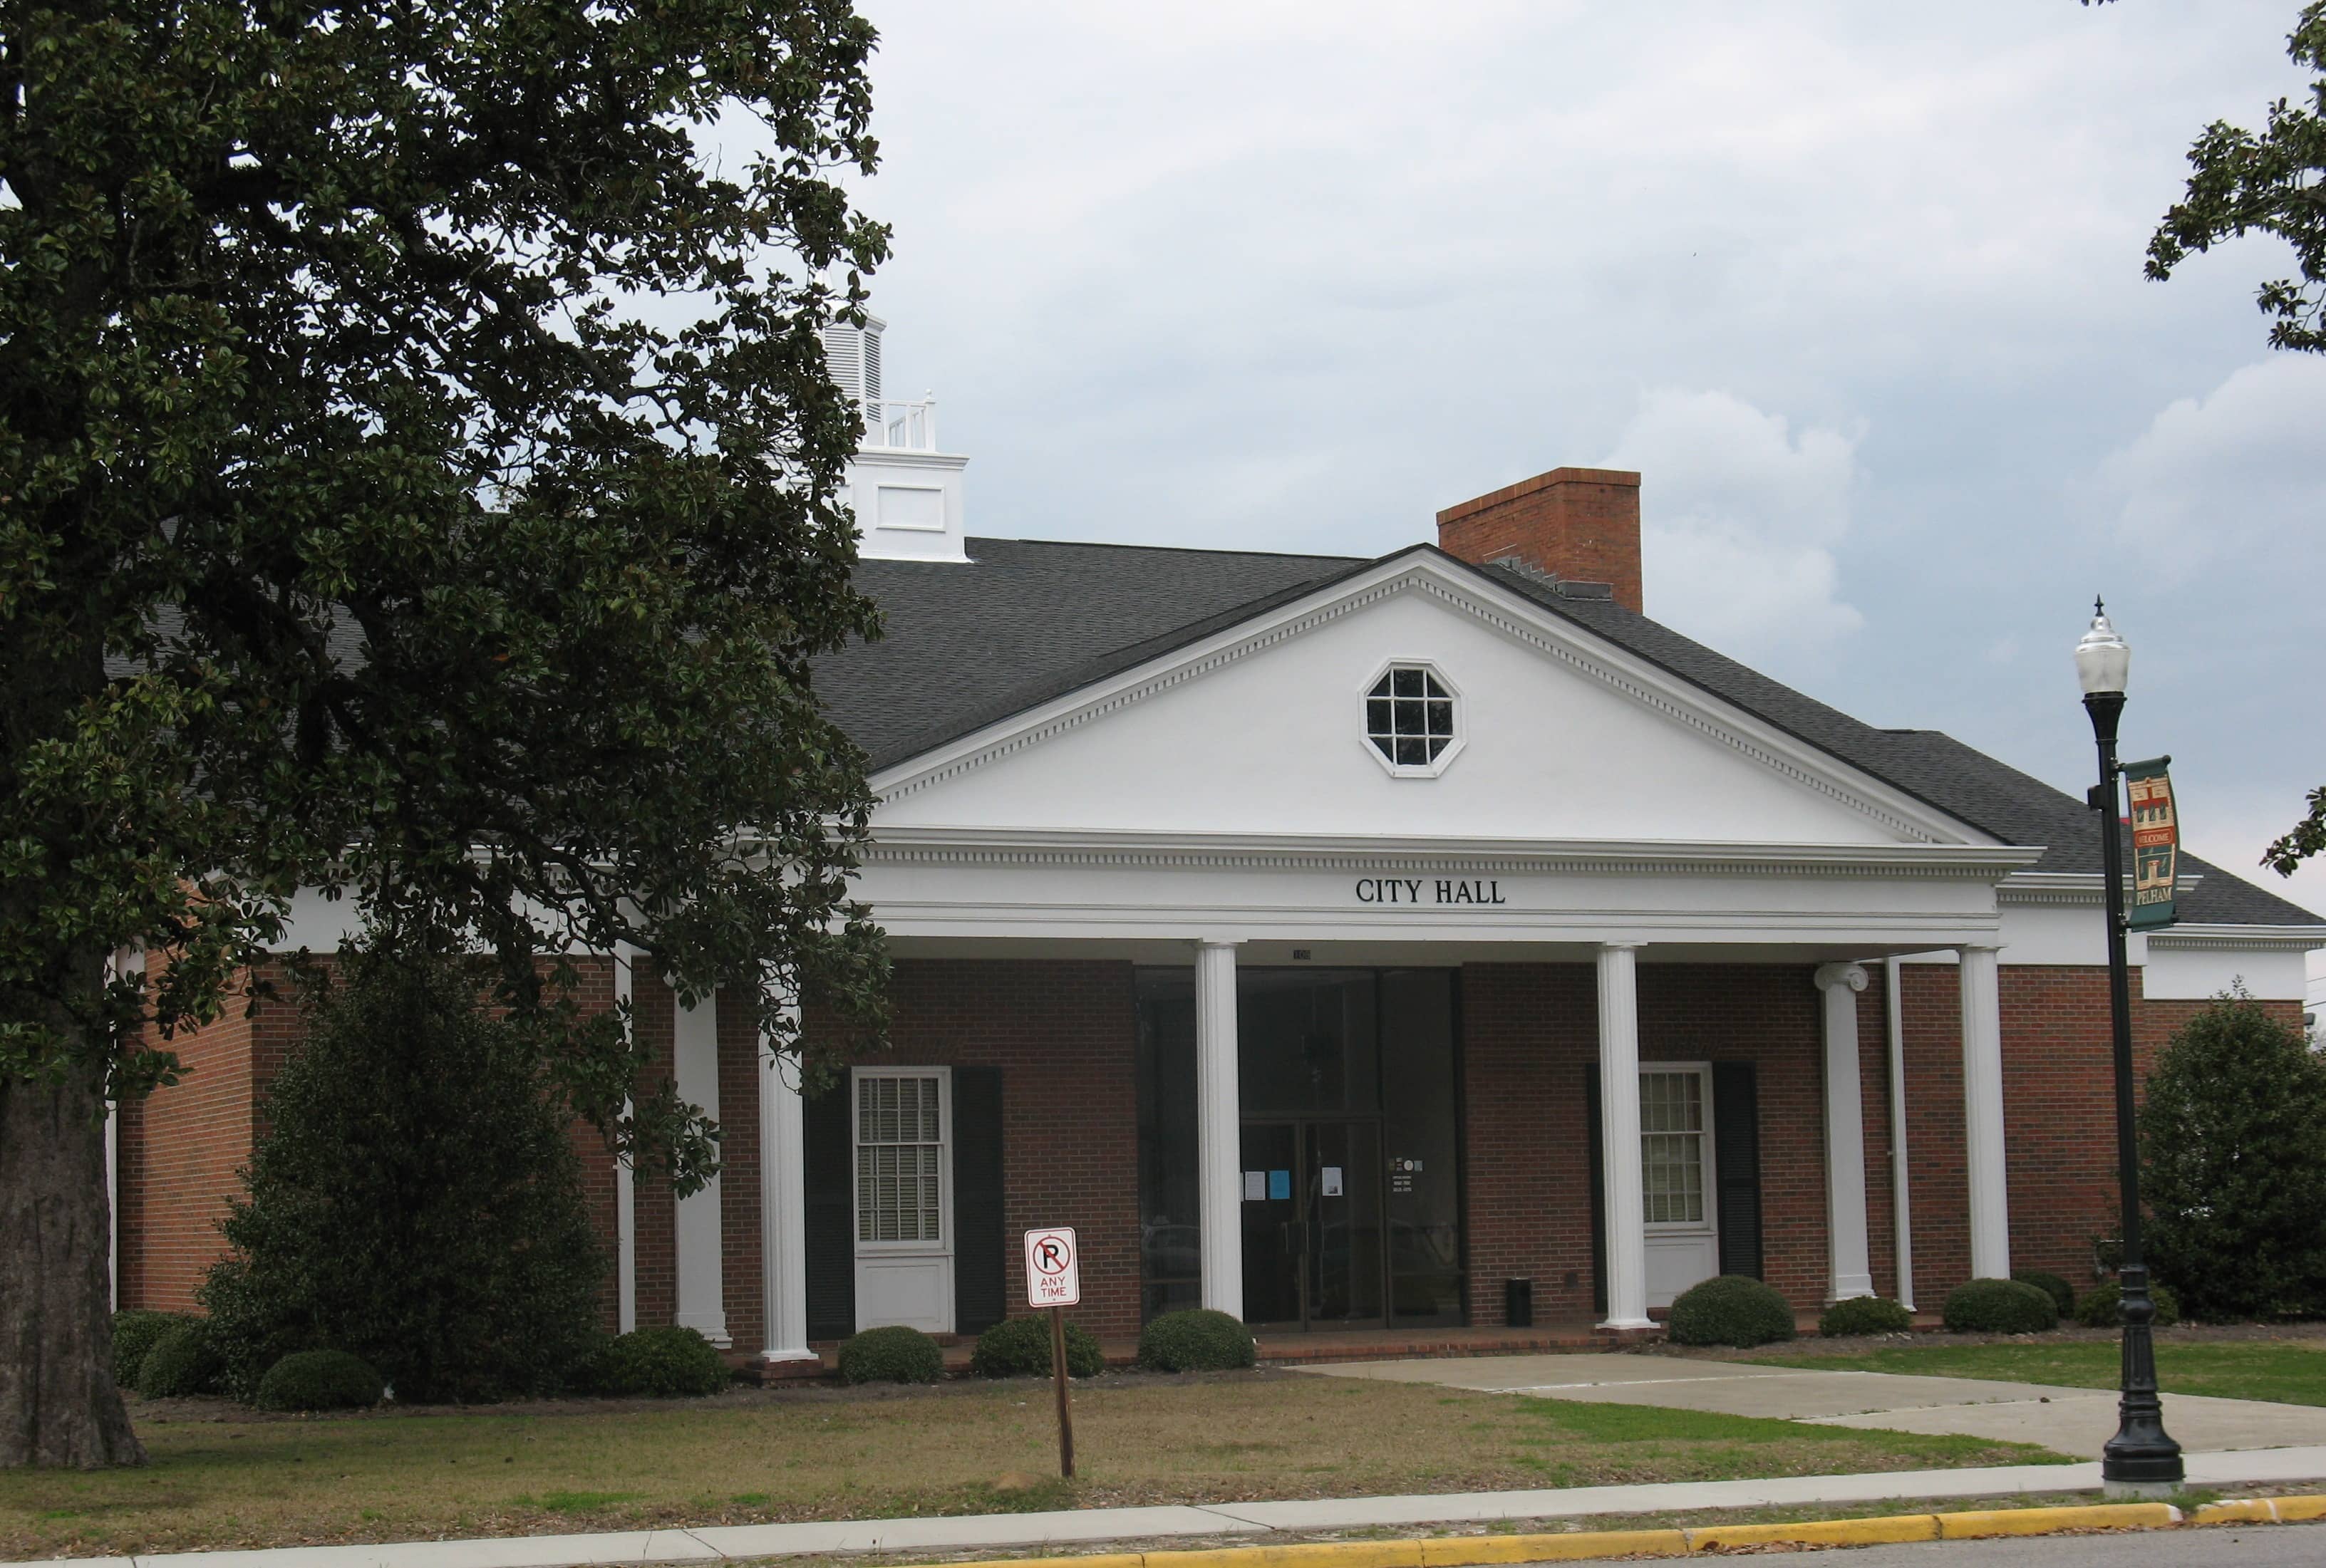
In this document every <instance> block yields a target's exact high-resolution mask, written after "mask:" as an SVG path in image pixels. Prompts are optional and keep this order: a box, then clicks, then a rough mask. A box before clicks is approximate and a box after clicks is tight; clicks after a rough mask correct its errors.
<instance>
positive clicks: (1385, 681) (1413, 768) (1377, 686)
mask: <svg viewBox="0 0 2326 1568" xmlns="http://www.w3.org/2000/svg"><path fill="white" fill-rule="evenodd" d="M1363 723H1364V729H1363V735H1364V743H1365V749H1366V751H1368V752H1369V753H1371V754H1372V758H1373V760H1374V761H1375V762H1377V763H1379V764H1381V765H1382V767H1383V768H1385V769H1387V770H1388V771H1389V773H1390V775H1391V776H1392V777H1396V778H1436V777H1437V775H1439V774H1441V773H1444V772H1445V771H1446V769H1447V766H1448V765H1450V764H1451V763H1452V762H1453V760H1454V759H1455V757H1456V756H1459V755H1460V754H1461V750H1462V743H1463V733H1462V693H1461V691H1459V690H1458V689H1457V688H1456V686H1455V684H1454V682H1452V681H1450V680H1448V679H1447V676H1446V673H1445V672H1444V671H1443V670H1440V669H1439V668H1437V665H1435V664H1432V663H1429V662H1428V660H1426V659H1391V661H1390V662H1389V663H1385V664H1383V665H1382V667H1381V668H1380V669H1379V670H1376V671H1375V672H1374V673H1373V676H1372V679H1371V680H1370V681H1367V682H1365V689H1364V699H1363Z"/></svg>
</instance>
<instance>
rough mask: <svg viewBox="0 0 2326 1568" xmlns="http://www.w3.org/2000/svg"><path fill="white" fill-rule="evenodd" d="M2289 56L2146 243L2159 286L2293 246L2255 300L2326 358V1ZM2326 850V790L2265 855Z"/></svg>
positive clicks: (2296, 339)
mask: <svg viewBox="0 0 2326 1568" xmlns="http://www.w3.org/2000/svg"><path fill="white" fill-rule="evenodd" d="M2285 52H2286V54H2287V56H2288V57H2289V58H2290V59H2291V60H2293V63H2294V64H2295V65H2297V66H2300V67H2302V68H2303V69H2304V70H2308V71H2310V72H2311V73H2312V79H2311V82H2310V86H2309V88H2308V90H2307V91H2306V92H2305V93H2304V94H2303V95H2302V97H2299V98H2295V99H2292V100H2288V99H2286V98H2279V99H2278V100H2277V101H2276V102H2275V103H2273V104H2271V105H2270V106H2269V107H2268V108H2267V110H2266V115H2267V119H2266V124H2265V127H2264V129H2263V130H2262V131H2261V132H2260V133H2259V134H2256V133H2255V132H2252V131H2248V130H2246V129H2244V128H2242V127H2240V126H2238V125H2231V124H2229V123H2228V121H2227V120H2215V121H2214V122H2213V123H2212V124H2211V125H2208V126H2206V127H2205V129H2204V131H2203V132H2202V133H2201V134H2200V135H2199V136H2198V137H2197V140H2196V142H2195V144H2193V145H2192V146H2191V147H2190V149H2189V170H2190V173H2189V187H2188V190H2187V192H2186V193H2185V194H2184V195H2183V197H2182V199H2181V200H2180V201H2178V202H2176V203H2175V204H2174V205H2173V206H2172V209H2170V210H2168V211H2167V212H2166V213H2165V214H2164V218H2163V221H2162V222H2161V223H2159V224H2158V225H2157V227H2156V233H2155V234H2154V236H2152V237H2150V239H2149V242H2148V275H2149V276H2150V277H2152V278H2156V279H2159V280H2162V279H2164V278H2169V277H2171V276H2172V269H2173V268H2174V267H2176V266H2179V265H2180V264H2181V263H2182V262H2183V261H2185V260H2186V259H2187V258H2188V256H2189V255H2190V254H2191V252H2196V253H2200V254H2201V253H2203V252H2205V251H2209V250H2210V249H2212V248H2213V246H2216V245H2219V244H2221V243H2222V242H2224V241H2226V240H2229V239H2233V238H2236V237H2240V236H2243V235H2247V234H2266V235H2272V236H2275V237H2277V238H2279V239H2282V240H2284V241H2285V243H2286V244H2287V245H2289V246H2292V247H2293V259H2294V264H2295V265H2296V267H2297V268H2299V270H2300V272H2301V274H2302V276H2301V279H2300V281H2298V282H2297V281H2296V280H2294V279H2293V278H2273V279H2271V280H2270V281H2268V282H2266V283H2263V284H2262V285H2261V287H2260V289H2259V291H2258V292H2256V294H2255V296H2254V300H2255V303H2256V304H2257V305H2259V306H2260V307H2261V311H2262V314H2263V315H2264V316H2266V317H2268V318H2269V319H2270V329H2269V341H2270V345H2271V347H2273V348H2293V349H2306V350H2309V351H2311V352H2312V353H2316V352H2320V351H2326V201H2321V200H2320V199H2319V192H2320V190H2321V188H2326V0H2309V3H2308V4H2306V5H2303V7H2302V11H2301V14H2299V16H2297V17H2296V19H2295V21H2294V24H2293V32H2291V33H2289V34H2288V35H2287V37H2286V41H2285ZM2321 852H2326V784H2321V785H2319V786H2318V787H2317V788H2315V789H2313V790H2312V791H2311V792H2310V798H2309V810H2308V812H2307V813H2306V814H2305V815H2304V816H2303V818H2302V820H2301V821H2298V822H2296V823H2295V824H2294V825H2293V829H2292V830H2290V831H2288V832H2287V833H2286V834H2285V836H2284V837H2283V838H2281V839H2279V840H2276V841H2275V842H2274V843H2272V844H2271V845H2270V846H2269V848H2267V849H2264V850H2263V851H2262V858H2261V863H2262V864H2263V865H2265V866H2267V867H2271V868H2274V869H2275V870H2276V871H2277V872H2278V873H2279V874H2280V875H2281V876H2286V877H2291V876H2292V875H2293V872H2294V868H2296V867H2298V866H2300V865H2301V864H2302V862H2303V861H2304V860H2307V859H2309V858H2311V857H2312V856H2313V855H2316V854H2320V853H2321Z"/></svg>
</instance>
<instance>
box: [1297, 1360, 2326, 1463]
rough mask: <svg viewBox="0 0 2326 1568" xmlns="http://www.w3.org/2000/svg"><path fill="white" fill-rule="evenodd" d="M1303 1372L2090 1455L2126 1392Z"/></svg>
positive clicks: (2188, 1431)
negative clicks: (1962, 1437)
mask: <svg viewBox="0 0 2326 1568" xmlns="http://www.w3.org/2000/svg"><path fill="white" fill-rule="evenodd" d="M1299 1370H1301V1371H1303V1372H1308V1373H1313V1374H1316V1375H1317V1376H1320V1377H1332V1378H1373V1379H1377V1380H1381V1381H1388V1382H1401V1383H1432V1384H1437V1385H1438V1386H1440V1387H1449V1388H1471V1389H1478V1390H1482V1391H1485V1392H1489V1393H1504V1394H1531V1395H1534V1396H1539V1397H1541V1398H1547V1399H1578V1400H1587V1401H1592V1402H1595V1403H1599V1404H1607V1405H1653V1406H1661V1407H1663V1408H1666V1409H1671V1410H1706V1411H1714V1412H1717V1413H1719V1414H1722V1415H1765V1416H1772V1417H1775V1418H1777V1419H1779V1420H1784V1421H1808V1422H1814V1423H1817V1424H1820V1425H1828V1426H1853V1427H1871V1428H1881V1429H1884V1430H1887V1431H1892V1432H1921V1433H1938V1434H1946V1435H1952V1434H1962V1435H1967V1436H1973V1437H1987V1438H1996V1439H2001V1440H2005V1441H2008V1442H2013V1443H2040V1444H2042V1446H2043V1447H2045V1448H2048V1449H2051V1450H2052V1452H2055V1453H2071V1454H2076V1455H2079V1456H2081V1457H2086V1458H2091V1459H2097V1458H2098V1457H2099V1452H2100V1448H2101V1446H2102V1445H2103V1444H2104V1443H2107V1440H2108V1439H2109V1438H2110V1437H2112V1436H2114V1435H2115V1434H2116V1424H2117V1416H2116V1397H2117V1396H2116V1395H2115V1394H2114V1393H2113V1392H2110V1391H2107V1390H2105V1389H2098V1388H2065V1387H2052V1386H2051V1385H2048V1384H2040V1383H2000V1382H1987V1381H1982V1380H1981V1379H1978V1378H1917V1377H1901V1376H1898V1375H1896V1374H1893V1373H1888V1372H1856V1371H1833V1372H1822V1371H1814V1370H1811V1369H1807V1368H1800V1367H1772V1366H1769V1365H1767V1364H1765V1363H1763V1362H1757V1361H1698V1360H1690V1359H1686V1358H1683V1357H1679V1356H1607V1355H1601V1356H1509V1357H1503V1358H1501V1359H1496V1360H1493V1361H1376V1362H1372V1363H1368V1364H1364V1365H1357V1366H1339V1367H1303V1368H1300V1369H1299ZM2164 1425H2165V1430H2167V1431H2168V1432H2170V1433H2172V1435H2173V1437H2174V1438H2175V1439H2176V1440H2178V1441H2179V1443H2181V1445H2182V1447H2183V1448H2186V1449H2191V1450H2201V1451H2204V1452H2223V1451H2228V1450H2235V1449H2259V1448H2284V1447H2290V1446H2300V1445H2307V1444H2312V1443H2326V1409H2321V1408H2320V1407H2318V1406H2312V1405H2273V1404H2266V1403H2264V1402H2263V1401H2260V1400H2257V1399H2215V1398H2210V1397H2206V1396H2200V1395H2193V1394H2167V1395H2165V1396H2164Z"/></svg>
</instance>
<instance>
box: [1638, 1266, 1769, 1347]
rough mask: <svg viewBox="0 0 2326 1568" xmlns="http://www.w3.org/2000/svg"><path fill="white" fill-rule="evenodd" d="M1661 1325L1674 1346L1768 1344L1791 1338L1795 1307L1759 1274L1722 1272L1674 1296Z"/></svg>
mask: <svg viewBox="0 0 2326 1568" xmlns="http://www.w3.org/2000/svg"><path fill="white" fill-rule="evenodd" d="M1664 1327H1665V1331H1667V1332H1668V1333H1669V1334H1670V1336H1671V1341H1672V1343H1674V1344H1676V1345H1766V1344H1770V1343H1772V1342H1773V1341H1778V1340H1790V1339H1791V1338H1792V1337H1793V1309H1792V1308H1791V1307H1790V1306H1788V1305H1786V1304H1785V1298H1784V1297H1783V1296H1782V1295H1779V1294H1777V1292H1776V1290H1775V1289H1774V1288H1773V1287H1772V1286H1770V1285H1763V1283H1762V1282H1761V1281H1759V1280H1757V1279H1754V1278H1752V1277H1751V1276H1746V1275H1742V1274H1721V1275H1715V1276H1713V1277H1712V1278H1710V1279H1707V1280H1703V1281H1700V1282H1698V1284H1695V1285H1690V1286H1689V1287H1688V1288H1687V1289H1686V1290H1684V1291H1682V1292H1680V1293H1679V1295H1677V1296H1675V1297H1673V1298H1672V1304H1671V1315H1670V1317H1669V1318H1667V1319H1666V1320H1665V1324H1664Z"/></svg>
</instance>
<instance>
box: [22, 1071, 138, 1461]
mask: <svg viewBox="0 0 2326 1568" xmlns="http://www.w3.org/2000/svg"><path fill="white" fill-rule="evenodd" d="M109 1207H110V1205H109V1203H108V1202H107V1193H106V1174H105V1102H104V1100H103V1099H102V1098H101V1097H100V1096H99V1095H98V1091H97V1089H96V1087H95V1084H94V1081H93V1080H92V1078H91V1077H90V1075H89V1074H88V1072H86V1071H76V1072H73V1073H72V1074H71V1076H70V1078H69V1079H68V1081H65V1082H63V1083H47V1082H33V1081H25V1080H23V1079H11V1078H6V1077H0V1469H5V1468H8V1467H12V1466H18V1465H46V1466H60V1467H70V1468H74V1469H79V1470H95V1469H98V1468H99V1467H100V1466H104V1465H116V1464H143V1463H144V1462H145V1450H144V1445H143V1444H141V1443H139V1442H138V1441H137V1434H136V1433H135V1432H133V1431H131V1430H130V1427H129V1413H128V1411H127V1410H126V1409H124V1408H123V1406H122V1403H121V1391H120V1390H119V1389H118V1388H116V1387H114V1384H113V1316H112V1301H111V1295H112V1280H111V1275H112V1248H111V1244H110V1240H109V1231H110V1218H111V1217H110V1214H109V1213H108V1210H109Z"/></svg>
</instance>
